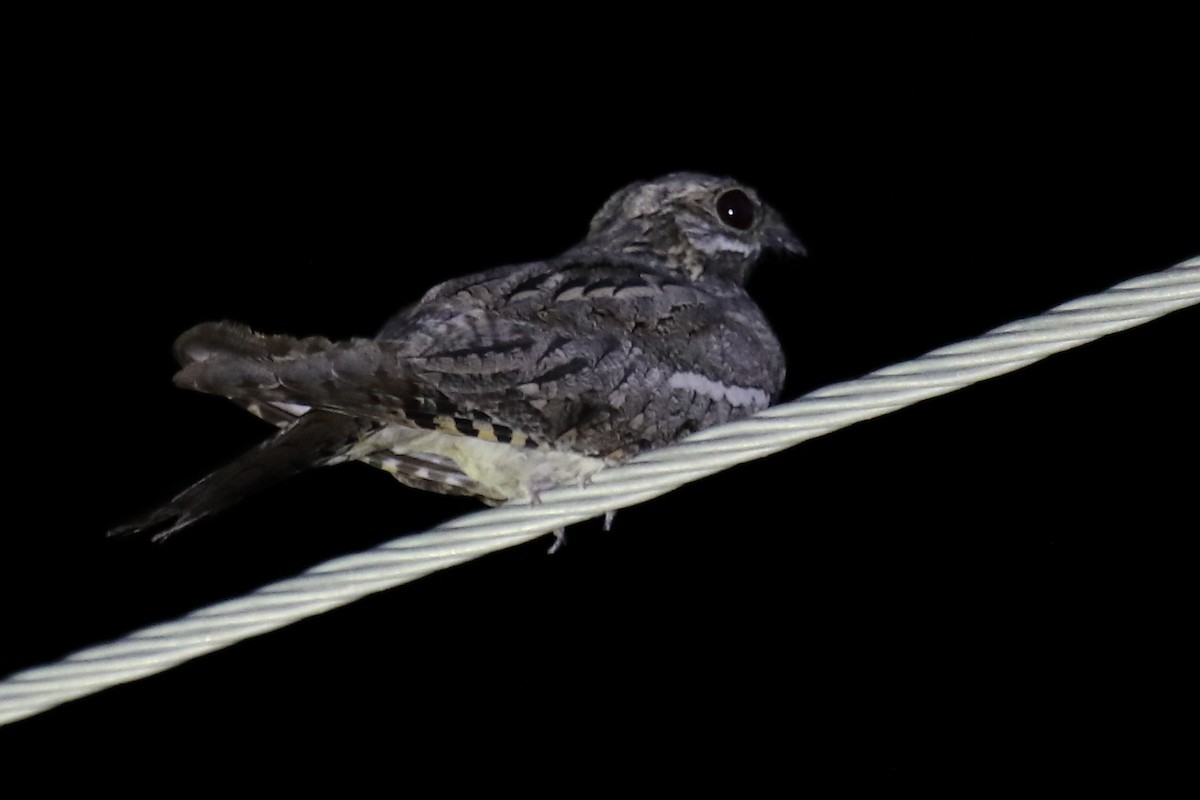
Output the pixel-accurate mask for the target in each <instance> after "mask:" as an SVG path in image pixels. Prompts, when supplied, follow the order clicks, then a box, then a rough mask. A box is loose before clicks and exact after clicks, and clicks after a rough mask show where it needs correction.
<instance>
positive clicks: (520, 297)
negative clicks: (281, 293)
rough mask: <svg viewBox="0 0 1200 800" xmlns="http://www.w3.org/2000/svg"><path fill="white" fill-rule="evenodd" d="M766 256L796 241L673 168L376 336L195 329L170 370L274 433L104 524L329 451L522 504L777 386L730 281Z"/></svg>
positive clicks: (164, 531)
mask: <svg viewBox="0 0 1200 800" xmlns="http://www.w3.org/2000/svg"><path fill="white" fill-rule="evenodd" d="M770 250H774V251H780V252H783V253H790V254H797V255H799V254H803V253H804V248H803V246H802V245H801V243H800V241H799V239H797V238H796V236H795V235H794V234H793V233H792V232H791V231H790V230H789V229H788V228H787V226H786V225H785V224H784V222H783V220H782V219H781V218H780V216H779V214H778V213H777V212H776V211H775V210H773V209H772V208H770V207H769V206H767V205H766V204H764V203H763V202H762V201H761V200H760V199H759V198H758V195H757V194H756V193H755V191H754V190H753V189H751V188H750V187H747V186H744V185H741V184H739V183H737V182H736V181H733V180H730V179H726V178H716V177H711V176H708V175H701V174H695V173H674V174H671V175H666V176H664V177H662V178H658V179H657V180H652V181H644V182H638V183H634V184H631V185H629V186H626V187H625V188H623V189H621V190H620V191H618V192H617V193H616V194H614V195H613V196H612V197H611V198H610V199H609V200H608V201H607V202H606V203H605V204H604V206H603V207H602V208H601V209H600V211H599V212H598V213H597V214H596V215H595V217H594V218H593V219H592V222H591V226H590V228H589V230H588V233H587V236H586V237H585V238H584V239H583V241H582V242H580V243H579V244H578V245H576V246H574V247H572V248H571V249H569V250H567V251H566V252H565V253H563V254H562V255H559V256H557V257H556V258H552V259H548V260H546V261H537V262H533V263H529V264H519V265H513V266H505V267H499V268H497V269H492V270H488V271H485V272H480V273H477V274H474V275H468V276H465V277H461V278H455V279H453V280H449V281H446V282H445V283H442V284H440V285H438V286H435V287H434V288H432V289H430V290H429V291H428V292H427V293H426V294H425V296H424V297H423V298H422V299H421V300H420V301H419V302H418V303H416V304H414V305H412V306H410V307H408V308H405V309H403V310H401V311H400V312H398V313H397V314H396V315H395V316H393V317H392V318H391V319H390V320H388V321H387V323H386V324H385V325H384V326H383V328H382V329H381V330H380V331H379V333H378V335H377V336H375V338H373V339H351V340H348V341H330V340H328V339H324V338H319V337H311V338H305V339H297V338H292V337H290V336H274V335H264V334H260V333H256V332H254V331H252V330H250V329H249V328H247V327H245V326H243V325H240V324H235V323H230V322H213V323H204V324H201V325H198V326H196V327H194V328H192V329H191V330H188V331H187V332H185V333H184V334H183V335H181V336H180V337H179V339H178V340H177V341H176V342H175V354H176V357H177V358H178V360H179V362H180V364H181V365H182V368H181V369H180V371H179V372H178V373H177V374H176V376H175V383H176V384H177V385H179V386H181V387H184V388H187V389H194V390H196V391H200V392H207V393H209V394H215V395H220V396H223V397H227V398H229V399H231V400H233V401H234V402H235V403H238V404H239V405H241V406H243V407H245V408H246V409H247V410H248V411H250V412H252V413H253V414H256V415H257V416H259V417H261V418H262V419H264V420H266V421H267V422H270V423H272V424H273V425H275V426H277V427H278V428H279V431H278V432H277V433H276V434H275V435H274V436H273V437H272V438H270V439H267V440H266V441H264V442H263V443H262V444H260V445H259V446H258V447H256V448H254V449H252V450H250V451H249V452H247V453H245V454H244V455H243V456H241V457H240V458H239V459H237V460H236V461H234V462H233V463H231V464H228V465H227V466H225V467H222V468H220V469H218V470H216V471H215V472H213V473H211V474H210V475H208V476H207V477H205V478H203V479H202V480H200V481H199V482H197V483H195V484H193V485H192V486H191V487H189V488H187V489H185V490H184V491H183V492H181V493H180V494H178V495H177V496H176V497H175V498H173V499H172V500H171V501H170V502H168V503H167V504H166V505H164V506H162V507H161V508H158V509H156V510H154V511H152V512H150V513H148V514H146V515H144V516H142V517H140V518H138V519H135V520H133V521H131V522H129V523H127V524H125V525H122V526H119V527H118V528H115V529H113V530H112V531H110V534H129V533H143V532H144V533H149V534H152V535H153V536H154V537H155V538H163V537H166V536H168V535H170V534H171V533H173V532H175V531H178V530H180V529H182V528H185V527H187V526H188V525H191V524H192V523H194V522H196V521H197V520H199V519H201V518H203V517H205V516H208V515H210V514H213V513H214V512H217V511H220V510H221V509H223V508H225V507H227V506H229V505H231V504H232V503H234V502H236V501H237V500H238V499H239V498H241V497H243V496H245V495H246V494H248V493H250V492H253V491H256V490H258V489H262V488H265V487H266V486H268V485H270V484H272V483H275V482H276V481H279V480H281V479H283V478H286V477H289V476H291V475H294V474H296V473H298V472H300V471H302V470H305V469H308V468H311V467H316V466H326V465H331V464H338V463H341V462H344V461H362V462H365V463H367V464H370V465H372V466H374V467H378V468H380V469H383V470H386V471H387V472H389V473H391V474H392V475H394V476H395V477H396V479H397V480H399V481H400V482H401V483H404V484H407V485H408V486H412V487H416V488H418V489H427V490H430V491H435V492H442V493H446V494H462V495H471V496H475V497H478V498H480V499H481V500H483V501H484V502H485V503H489V504H498V503H502V502H504V501H507V500H523V501H530V500H536V499H537V495H538V492H540V491H542V490H544V489H547V488H549V487H552V486H555V485H558V484H561V483H565V482H579V481H585V480H586V479H587V478H588V476H590V475H592V474H593V473H594V472H596V471H597V470H599V469H601V468H603V467H604V466H606V465H612V464H617V463H620V462H622V461H624V460H626V459H628V458H630V457H632V456H635V455H637V454H638V453H640V452H643V451H645V450H649V449H652V448H656V447H660V446H662V445H666V444H669V443H671V442H673V441H676V440H677V439H680V438H682V437H683V436H685V435H687V434H689V433H691V432H693V431H697V430H700V429H702V428H707V427H709V426H712V425H717V424H720V423H723V422H727V421H730V420H735V419H739V418H741V417H746V416H749V415H751V414H753V413H755V412H757V411H760V410H762V409H764V408H766V407H767V406H768V405H769V404H770V403H771V402H772V401H773V400H775V399H776V398H777V396H778V394H779V392H780V390H781V388H782V386H783V379H784V357H783V352H782V349H781V347H780V344H779V341H778V339H777V338H776V336H775V334H774V333H773V332H772V330H771V328H770V326H769V324H768V323H767V320H766V318H765V317H764V315H763V313H762V311H761V310H760V309H759V307H758V306H757V305H756V304H755V302H754V301H753V300H752V299H751V298H750V296H749V295H748V294H747V293H746V290H745V288H744V286H745V283H746V279H747V277H748V276H749V274H750V272H751V270H752V269H753V267H754V266H755V264H756V262H758V261H759V260H760V257H761V256H762V255H763V254H764V253H765V252H767V251H770Z"/></svg>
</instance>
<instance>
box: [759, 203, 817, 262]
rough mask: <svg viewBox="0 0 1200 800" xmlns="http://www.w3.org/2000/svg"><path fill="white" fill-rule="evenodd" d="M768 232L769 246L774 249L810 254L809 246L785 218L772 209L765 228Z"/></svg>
mask: <svg viewBox="0 0 1200 800" xmlns="http://www.w3.org/2000/svg"><path fill="white" fill-rule="evenodd" d="M763 233H765V234H766V240H767V246H768V247H769V248H770V249H772V250H778V251H781V252H784V253H790V254H792V255H796V256H806V255H808V248H806V247H805V246H804V243H803V242H801V241H800V237H798V236H797V235H796V234H794V233H792V231H791V229H790V228H788V226H787V223H785V222H784V221H783V218H782V217H780V216H779V214H777V213H776V212H775V210H774V209H771V211H770V213H769V216H768V217H767V219H766V226H765V229H764V230H763Z"/></svg>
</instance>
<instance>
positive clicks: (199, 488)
mask: <svg viewBox="0 0 1200 800" xmlns="http://www.w3.org/2000/svg"><path fill="white" fill-rule="evenodd" d="M371 425H372V423H370V422H365V421H363V420H359V419H354V418H351V417H346V416H342V415H339V414H331V413H324V412H316V411H314V412H310V413H308V414H305V415H304V416H303V417H301V418H300V419H299V420H298V421H297V422H296V423H295V424H294V425H292V426H291V427H290V428H288V429H287V430H284V431H282V432H280V433H278V434H276V435H275V436H274V437H272V438H270V439H268V440H266V441H264V442H263V443H262V444H260V445H258V446H257V447H255V448H254V449H252V450H249V451H247V452H246V453H244V454H243V455H241V456H240V457H239V458H237V459H236V460H234V461H233V462H231V463H229V464H226V465H225V466H223V467H220V468H219V469H217V470H215V471H213V472H211V473H209V474H208V475H207V476H205V477H204V478H201V479H200V480H199V481H197V482H196V483H194V484H192V485H191V486H189V487H188V488H186V489H184V490H183V491H182V492H180V493H179V494H177V495H176V496H175V497H174V498H172V499H171V500H170V502H168V503H167V504H165V505H163V506H161V507H160V508H157V509H155V510H153V511H151V512H149V513H147V514H144V515H142V516H141V517H138V518H136V519H133V520H131V521H129V522H127V523H125V524H123V525H118V526H117V527H115V528H112V529H111V530H110V531H109V532H108V535H109V536H133V535H149V536H150V537H151V538H152V539H153V540H155V541H161V540H163V539H165V538H167V537H168V536H170V535H171V534H173V533H175V532H176V531H180V530H182V529H184V528H186V527H188V526H189V525H192V524H194V523H195V522H197V521H199V520H201V519H204V518H205V517H208V516H211V515H212V514H216V513H217V512H219V511H223V510H224V509H226V508H228V507H229V506H231V505H233V504H234V503H236V502H238V501H239V500H241V499H242V498H243V497H246V496H248V495H250V494H253V493H255V492H258V491H261V490H263V489H266V488H267V487H269V486H272V485H273V484H276V483H278V482H280V481H282V480H284V479H285V478H289V477H291V476H293V475H296V474H298V473H300V472H303V471H304V470H307V469H310V468H312V467H318V466H324V465H326V464H329V463H334V462H336V461H337V460H339V456H341V455H343V454H344V453H345V452H346V450H348V449H349V447H350V446H351V445H352V444H353V443H354V442H357V441H358V439H359V438H360V437H361V436H362V435H363V434H364V433H365V431H366V430H367V429H368V428H370V427H371Z"/></svg>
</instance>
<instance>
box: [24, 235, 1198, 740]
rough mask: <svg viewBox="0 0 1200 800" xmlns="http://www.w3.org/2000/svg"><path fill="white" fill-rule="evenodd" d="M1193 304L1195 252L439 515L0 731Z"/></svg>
mask: <svg viewBox="0 0 1200 800" xmlns="http://www.w3.org/2000/svg"><path fill="white" fill-rule="evenodd" d="M1197 303H1200V256H1197V257H1195V258H1192V259H1189V260H1188V261H1185V262H1183V263H1181V264H1178V265H1176V266H1174V267H1171V268H1169V269H1166V270H1163V271H1162V272H1158V273H1153V274H1150V275H1144V276H1141V277H1138V278H1134V279H1132V280H1128V281H1125V282H1124V283H1120V284H1118V285H1116V286H1114V287H1112V288H1111V289H1108V290H1107V291H1104V292H1100V293H1098V294H1094V295H1089V296H1086V297H1081V298H1079V299H1076V300H1072V301H1070V302H1068V303H1064V304H1062V305H1060V306H1057V307H1055V308H1053V309H1051V310H1049V311H1047V312H1045V313H1044V314H1040V315H1038V316H1035V317H1030V318H1028V319H1024V320H1020V321H1018V322H1013V323H1010V324H1008V325H1004V326H1001V327H999V328H996V329H995V330H992V331H989V332H988V333H985V334H983V335H982V336H979V337H977V338H975V339H970V340H967V341H964V342H959V343H957V344H952V345H949V346H946V347H941V348H938V349H937V350H933V351H931V352H929V353H926V354H925V355H923V356H921V357H919V358H916V359H913V360H911V361H905V362H903V363H900V364H895V365H892V366H889V367H884V368H883V369H879V370H876V371H875V372H872V373H870V374H869V375H865V376H863V377H861V378H858V379H855V380H851V381H846V382H844V383H837V384H833V385H830V386H826V387H824V388H822V389H818V390H816V391H814V392H812V393H810V394H808V395H805V396H804V397H801V398H799V399H797V400H794V401H792V402H789V403H784V404H782V405H779V406H775V407H773V408H770V409H767V410H766V411H764V412H762V413H760V414H758V415H756V416H755V417H753V418H751V419H747V420H743V421H740V422H735V423H731V424H728V425H722V426H720V427H716V428H709V429H708V430H705V431H701V432H700V433H698V434H695V435H693V436H691V437H689V438H688V439H686V440H685V441H683V442H680V443H678V444H675V445H672V446H670V447H665V448H663V449H661V450H656V451H653V452H650V453H645V454H643V455H641V456H639V457H638V458H636V459H634V460H633V461H632V462H630V463H629V464H626V465H623V466H621V467H615V468H610V469H606V470H602V471H600V472H598V473H597V474H596V475H595V476H594V477H593V478H592V481H591V483H590V484H589V485H588V486H586V487H565V488H560V489H554V490H552V491H547V492H545V493H543V494H542V495H541V502H540V503H538V504H536V505H510V506H504V507H501V508H494V509H489V510H486V511H480V512H477V513H474V514H468V515H466V516H463V517H459V518H457V519H454V520H451V521H449V522H445V523H443V524H441V525H438V526H437V527H435V528H432V529H431V530H429V531H426V532H425V533H421V534H417V535H411V536H404V537H401V538H399V539H395V540H393V541H390V542H387V543H386V544H382V545H380V546H378V547H376V548H374V549H371V550H367V551H365V552H362V553H357V554H353V555H347V556H342V557H340V558H335V559H333V560H331V561H328V562H326V563H324V564H320V565H318V566H315V567H313V568H311V569H309V570H308V571H306V572H304V573H302V574H300V575H297V576H296V577H294V578H289V579H287V580H283V581H279V582H277V583H273V584H269V585H267V586H264V587H262V588H260V589H258V590H256V591H254V592H252V593H250V594H248V595H245V596H243V597H239V598H236V599H233V600H227V601H224V602H221V603H217V604H215V605H211V606H208V607H207V608H202V609H199V610H197V611H193V612H192V613H190V614H188V615H186V616H184V617H182V618H180V619H177V620H173V621H170V622H164V623H161V624H158V625H154V626H151V627H148V628H144V629H142V630H140V631H135V632H134V633H131V634H129V635H127V636H125V637H123V638H121V639H118V640H116V641H113V642H110V643H107V644H102V645H98V646H95V647H89V648H86V649H84V650H81V651H79V652H77V653H75V654H74V655H71V656H69V657H67V658H65V659H63V660H62V661H59V662H57V663H53V664H48V665H45V666H41V667H35V668H32V669H28V670H25V671H23V672H18V673H16V674H14V675H11V676H9V677H8V678H7V679H5V680H4V681H3V682H0V725H2V724H5V723H7V722H12V721H15V720H18V719H22V718H24V717H28V716H31V715H33V714H36V713H38V712H40V711H44V710H46V709H48V708H52V707H53V706H56V705H59V704H60V703H64V702H67V701H68V700H72V699H75V698H78V697H82V696H84V695H88V694H92V693H94V692H98V691H100V690H102V689H105V688H108V687H110V686H114V685H117V684H120V683H125V682H128V681H134V680H137V679H139V678H142V677H146V676H148V675H152V674H154V673H157V672H161V671H164V670H166V669H169V668H171V667H173V666H175V665H176V664H180V663H182V662H184V661H188V660H190V659H192V658H195V657H197V656H199V655H203V654H204V653H208V652H211V651H213V650H218V649H220V648H223V647H226V646H228V645H231V644H234V643H236V642H239V641H241V640H243V639H247V638H250V637H251V636H256V635H258V634H261V633H266V632H267V631H272V630H275V629H277V628H282V627H284V626H285V625H289V624H291V623H293V622H297V621H299V620H301V619H304V618H306V617H309V616H313V615H315V614H320V613H321V612H324V611H328V610H330V609H333V608H337V607H339V606H342V605H346V604H348V603H351V602H353V601H354V600H357V599H358V598H360V597H363V596H364V595H368V594H372V593H374V592H379V591H383V590H384V589H390V588H392V587H394V586H398V585H400V584H402V583H407V582H408V581H412V580H415V579H417V578H419V577H422V576H424V575H428V574H429V573H431V572H434V571H436V570H439V569H444V568H446V567H449V566H453V565H455V564H460V563H463V562H465V561H469V560H471V559H473V558H476V557H478V556H481V555H484V554H486V553H490V552H493V551H496V550H501V549H503V548H506V547H511V546H513V545H516V544H520V543H522V542H526V541H529V540H531V539H534V538H536V537H538V536H541V535H543V534H545V533H547V532H548V531H551V530H554V529H556V528H560V527H563V526H566V525H570V524H572V523H575V522H579V521H581V520H585V519H588V518H591V517H595V516H598V515H600V514H603V513H606V512H608V511H614V510H616V509H619V508H624V507H626V506H631V505H635V504H637V503H642V502H644V501H646V500H649V499H651V498H653V497H657V496H658V495H660V494H664V493H666V492H668V491H670V490H672V489H675V488H677V487H679V486H682V485H683V484H685V483H689V482H691V481H694V480H698V479H700V478H703V477H705V476H707V475H711V474H713V473H715V472H718V471H720V470H723V469H726V468H728V467H731V466H734V465H735V464H739V463H742V462H744V461H750V460H752V459H756V458H762V457H763V456H766V455H770V454H771V453H775V452H778V451H779V450H783V449H785V448H787V447H791V446H793V445H795V444H798V443H800V442H803V441H805V440H807V439H812V438H814V437H817V436H821V435H823V434H826V433H830V432H832V431H835V430H838V429H840V428H844V427H846V426H848V425H852V424H854V423H856V422H861V421H863V420H867V419H871V418H873V417H878V416H882V415H884V414H887V413H889V412H891V411H895V410H897V409H900V408H903V407H905V406H908V405H912V404H914V403H917V402H920V401H921V400H925V399H928V398H931V397H936V396H937V395H941V394H946V393H949V392H952V391H954V390H956V389H960V388H963V387H965V386H969V385H971V384H973V383H977V382H979V381H982V380H986V379H988V378H992V377H995V376H997V375H1002V374H1004V373H1007V372H1012V371H1014V370H1017V369H1020V368H1021V367H1024V366H1027V365H1029V364H1032V363H1034V362H1035V361H1039V360H1041V359H1043V358H1045V357H1047V356H1049V355H1052V354H1054V353H1057V352H1060V351H1062V350H1067V349H1069V348H1072V347H1077V346H1079V345H1081V344H1085V343H1087V342H1090V341H1093V340H1095V339H1099V338H1100V337H1102V336H1106V335H1108V334H1110V333H1115V332H1117V331H1121V330H1125V329H1126V328H1131V327H1134V326H1136V325H1140V324H1142V323H1145V322H1149V321H1151V320H1153V319H1156V318H1158V317H1160V316H1163V315H1164V314H1167V313H1170V312H1171V311H1175V310H1178V309H1181V308H1184V307H1187V306H1190V305H1195V304H1197Z"/></svg>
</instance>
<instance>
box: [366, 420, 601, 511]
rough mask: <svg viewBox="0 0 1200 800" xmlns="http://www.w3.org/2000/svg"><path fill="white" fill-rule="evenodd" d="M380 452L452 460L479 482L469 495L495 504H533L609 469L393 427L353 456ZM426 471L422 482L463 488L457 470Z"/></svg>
mask: <svg viewBox="0 0 1200 800" xmlns="http://www.w3.org/2000/svg"><path fill="white" fill-rule="evenodd" d="M381 451H386V452H390V453H393V454H395V455H397V456H413V457H416V458H422V457H425V461H426V462H427V463H429V464H431V465H438V464H446V462H451V463H452V464H453V466H454V467H456V468H457V469H458V470H459V471H460V472H461V474H462V475H463V476H465V477H466V478H468V479H469V480H470V481H471V482H473V483H474V484H475V486H474V487H473V488H472V489H471V491H470V492H469V493H472V494H478V495H480V496H481V497H483V498H484V499H487V500H492V501H503V500H519V501H529V500H531V499H533V498H534V497H536V495H537V494H538V493H539V492H542V491H545V490H546V489H550V488H552V487H554V486H559V485H563V484H578V483H582V482H585V481H586V480H587V478H588V477H590V476H591V475H592V474H594V473H595V472H596V471H597V470H599V469H601V468H603V467H604V466H605V465H606V462H605V461H604V460H603V459H600V458H593V457H591V456H584V455H580V454H578V453H570V452H565V451H560V450H551V449H548V448H528V447H518V446H514V445H511V444H504V443H500V442H491V441H487V440H484V439H479V438H476V437H472V436H465V435H455V434H450V433H444V432H442V431H438V430H424V429H419V428H411V427H408V426H406V425H390V426H388V427H386V428H383V429H381V430H379V431H377V432H375V433H373V434H372V435H370V436H368V437H367V438H365V439H364V440H363V441H362V442H360V443H359V444H357V445H355V447H354V448H353V449H352V450H351V451H350V452H349V453H348V457H349V458H352V459H358V460H362V461H367V462H368V463H372V456H374V455H375V454H378V453H379V452H381ZM446 466H447V467H448V466H449V465H446ZM424 472H425V474H422V475H418V476H417V477H419V478H420V479H421V480H423V481H428V480H434V481H438V480H439V479H440V480H441V481H442V482H444V483H446V484H448V485H451V486H454V485H459V484H458V483H457V481H458V477H457V476H455V475H454V474H453V470H449V471H447V470H446V469H442V470H438V469H437V468H436V467H434V468H432V469H426V470H425V471H424ZM433 475H436V476H438V477H431V476H433ZM397 477H398V478H399V477H401V476H400V475H399V474H397ZM464 483H465V482H464ZM481 490H482V491H481Z"/></svg>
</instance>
